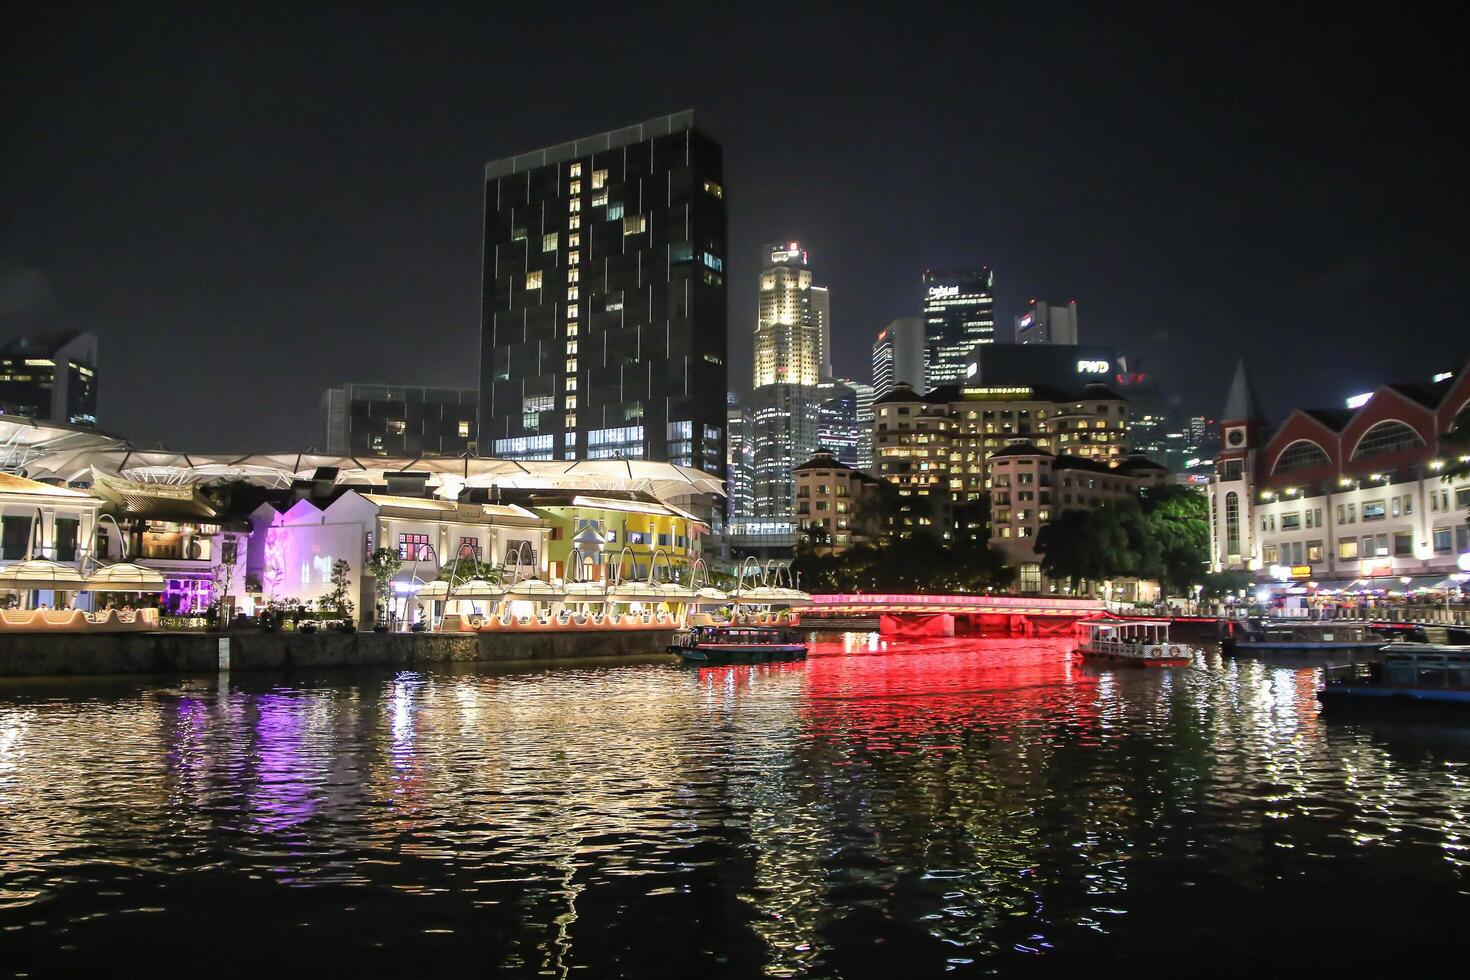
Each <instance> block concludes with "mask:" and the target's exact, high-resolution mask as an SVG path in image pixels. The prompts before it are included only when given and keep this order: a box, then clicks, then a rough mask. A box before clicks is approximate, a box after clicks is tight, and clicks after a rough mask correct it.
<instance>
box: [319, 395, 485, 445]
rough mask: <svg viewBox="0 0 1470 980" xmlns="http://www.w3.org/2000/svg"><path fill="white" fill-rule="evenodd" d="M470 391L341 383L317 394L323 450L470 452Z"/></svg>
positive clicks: (473, 406) (473, 409) (475, 399)
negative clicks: (319, 397)
mask: <svg viewBox="0 0 1470 980" xmlns="http://www.w3.org/2000/svg"><path fill="white" fill-rule="evenodd" d="M478 407H479V392H477V391H476V390H475V389H473V388H425V387H415V386H409V385H373V384H345V385H337V386H336V387H334V388H328V389H327V390H326V392H324V393H323V394H322V449H323V450H324V451H326V452H329V453H341V454H345V455H349V456H457V455H459V454H460V453H463V452H465V451H467V450H473V449H474V448H475V446H476V440H475V417H476V415H477V414H478Z"/></svg>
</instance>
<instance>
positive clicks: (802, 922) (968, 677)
mask: <svg viewBox="0 0 1470 980" xmlns="http://www.w3.org/2000/svg"><path fill="white" fill-rule="evenodd" d="M1069 646H1070V644H1067V643H1064V642H1061V641H1050V640H1040V641H1039V640H983V641H977V640H935V641H920V642H911V643H905V644H895V645H892V646H890V645H887V644H885V643H880V642H879V641H878V639H877V638H876V637H874V636H866V635H856V634H853V635H848V636H846V637H842V638H840V639H828V640H823V641H821V642H819V643H818V644H817V645H816V646H815V647H814V648H813V652H812V656H811V658H810V659H809V660H808V661H807V662H805V663H801V664H789V665H763V666H758V667H737V668H704V669H698V670H696V669H693V668H688V667H684V666H681V665H678V664H674V663H670V662H669V661H668V660H667V659H666V658H654V659H650V660H649V661H648V662H646V663H635V664H628V663H619V664H617V665H598V664H596V663H591V662H587V663H578V664H572V665H561V666H555V667H550V668H541V669H525V668H521V669H506V668H498V669H497V668H477V669H474V670H468V671H456V672H440V671H422V672H421V671H407V672H396V673H394V672H381V671H379V672H369V671H360V672H343V671H336V672H330V673H320V674H312V675H301V674H291V675H284V674H283V675H261V674H253V675H251V674H239V675H235V676H233V677H227V678H223V679H218V680H217V679H215V678H199V679H185V680H179V679H162V680H160V679H118V680H96V679H75V680H69V681H64V682H63V681H0V974H5V975H9V974H16V975H25V974H29V975H33V976H55V975H88V974H93V975H95V974H106V975H115V976H128V975H193V976H240V975H246V974H259V973H261V972H262V971H272V972H274V973H278V974H284V975H288V976H294V975H301V974H307V973H312V972H315V973H319V974H322V975H325V976H336V975H343V974H354V975H360V976H408V975H416V976H422V975H431V974H441V975H443V974H452V975H490V974H493V975H511V976H532V975H535V976H570V975H573V974H580V975H585V976H604V975H616V974H625V975H636V976H760V975H769V976H843V977H853V976H899V977H906V976H929V975H937V974H941V973H944V972H946V971H959V972H961V973H985V972H992V973H999V974H1001V975H1005V976H1013V975H1039V974H1051V975H1075V973H1076V972H1077V971H1078V970H1079V969H1080V968H1086V969H1089V970H1093V971H1097V970H1099V969H1101V970H1102V972H1103V973H1104V975H1112V974H1113V973H1114V971H1115V970H1119V971H1121V970H1123V969H1125V968H1126V969H1127V970H1129V971H1131V972H1132V973H1134V974H1135V975H1152V974H1154V973H1163V972H1168V973H1175V972H1181V971H1187V972H1190V973H1202V972H1203V973H1208V972H1213V971H1214V970H1215V969H1217V968H1221V969H1224V968H1229V969H1231V970H1234V969H1236V968H1237V967H1245V966H1250V967H1252V968H1253V969H1254V971H1255V972H1258V973H1262V974H1263V975H1277V974H1278V971H1281V970H1284V969H1285V968H1286V967H1287V966H1288V965H1290V966H1293V967H1294V966H1297V965H1300V966H1304V967H1311V968H1314V969H1315V968H1331V967H1332V966H1334V965H1336V964H1340V965H1343V966H1347V967H1349V968H1356V967H1361V966H1362V964H1364V963H1365V962H1367V960H1368V959H1370V958H1378V957H1380V956H1389V955H1392V956H1394V957H1396V958H1397V959H1398V960H1399V962H1401V963H1403V962H1407V961H1413V960H1419V959H1422V960H1424V961H1425V962H1429V961H1430V958H1431V957H1432V956H1434V955H1435V954H1437V953H1442V952H1445V951H1452V950H1453V951H1456V952H1458V951H1459V950H1460V948H1461V947H1462V944H1461V943H1460V941H1459V936H1458V933H1459V930H1460V928H1461V923H1463V922H1464V921H1465V917H1466V914H1467V912H1470V899H1467V892H1470V852H1467V850H1466V848H1467V844H1470V826H1467V813H1470V719H1466V720H1460V719H1457V718H1455V717H1454V716H1450V717H1448V718H1444V717H1438V718H1434V719H1431V720H1424V719H1421V718H1415V717H1409V718H1403V717H1399V718H1394V719H1387V720H1384V719H1378V720H1365V719H1361V718H1358V719H1354V718H1349V719H1346V720H1340V719H1338V718H1336V717H1334V718H1331V719H1327V718H1324V717H1323V716H1322V715H1321V714H1320V713H1319V710H1318V705H1317V703H1316V701H1315V698H1314V690H1315V687H1316V684H1317V682H1318V679H1319V673H1320V672H1319V671H1318V670H1316V669H1315V668H1312V667H1310V666H1275V665H1270V664H1264V663H1262V662H1260V661H1253V660H1238V661H1236V660H1222V659H1221V658H1220V657H1219V656H1218V654H1214V653H1210V654H1208V655H1206V657H1205V658H1203V659H1202V660H1201V661H1200V662H1199V663H1198V664H1197V665H1196V666H1195V667H1193V668H1189V669H1180V670H1159V671H1140V670H1137V669H1133V670H1128V669H1095V668H1092V667H1087V666H1082V665H1080V664H1078V663H1076V662H1074V661H1073V660H1072V659H1071V658H1070V657H1069V656H1068V655H1067V650H1068V647H1069ZM1165 965H1168V967H1169V968H1168V970H1165V969H1163V967H1164V966H1165Z"/></svg>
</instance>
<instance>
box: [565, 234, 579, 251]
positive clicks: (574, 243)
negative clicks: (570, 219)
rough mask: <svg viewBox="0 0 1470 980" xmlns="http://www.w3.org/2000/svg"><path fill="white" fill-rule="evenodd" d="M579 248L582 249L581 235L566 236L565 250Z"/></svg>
mask: <svg viewBox="0 0 1470 980" xmlns="http://www.w3.org/2000/svg"><path fill="white" fill-rule="evenodd" d="M581 247H582V236H581V235H568V236H567V248H581Z"/></svg>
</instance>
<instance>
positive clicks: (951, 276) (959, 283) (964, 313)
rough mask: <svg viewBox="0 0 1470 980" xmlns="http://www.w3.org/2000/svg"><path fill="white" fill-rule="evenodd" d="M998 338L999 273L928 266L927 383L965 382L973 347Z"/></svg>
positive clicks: (925, 380)
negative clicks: (996, 276) (996, 281)
mask: <svg viewBox="0 0 1470 980" xmlns="http://www.w3.org/2000/svg"><path fill="white" fill-rule="evenodd" d="M993 343H995V274H994V273H993V272H991V271H990V269H988V268H985V267H981V268H979V269H959V270H950V271H947V272H936V271H934V270H932V269H931V270H928V271H926V272H925V273H924V348H925V361H926V364H925V368H924V370H925V378H924V385H925V386H926V387H928V388H930V389H931V390H932V389H934V388H938V387H939V386H940V385H945V384H956V383H959V382H961V381H963V380H964V376H965V367H966V365H967V364H968V363H969V359H970V351H972V350H974V349H975V347H976V346H977V345H979V344H993ZM905 380H906V379H905Z"/></svg>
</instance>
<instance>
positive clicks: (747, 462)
mask: <svg viewBox="0 0 1470 980" xmlns="http://www.w3.org/2000/svg"><path fill="white" fill-rule="evenodd" d="M751 431H752V413H751V411H750V409H749V408H748V407H746V406H745V405H742V404H740V401H739V400H738V399H737V397H736V396H735V394H734V393H733V392H732V393H731V394H730V395H729V396H728V399H727V406H726V408H725V445H726V447H727V449H726V455H725V515H726V518H727V520H728V521H729V522H730V523H734V522H736V521H743V520H746V519H748V518H749V517H750V516H751V515H752V514H753V513H754V512H755V497H754V494H755V440H754V439H753V438H752V436H751Z"/></svg>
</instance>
